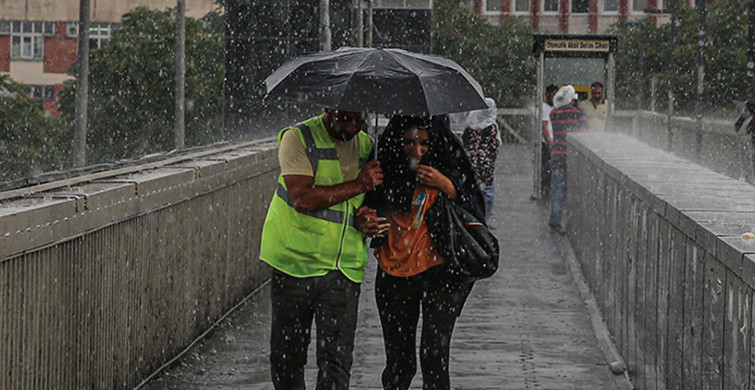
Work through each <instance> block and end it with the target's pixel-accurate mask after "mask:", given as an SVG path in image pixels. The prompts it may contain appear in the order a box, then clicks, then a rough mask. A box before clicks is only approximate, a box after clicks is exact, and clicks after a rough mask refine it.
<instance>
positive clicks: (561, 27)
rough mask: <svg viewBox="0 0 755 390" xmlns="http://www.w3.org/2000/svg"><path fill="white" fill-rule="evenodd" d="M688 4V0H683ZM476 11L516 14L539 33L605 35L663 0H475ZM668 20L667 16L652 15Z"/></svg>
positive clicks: (494, 17) (495, 18)
mask: <svg viewBox="0 0 755 390" xmlns="http://www.w3.org/2000/svg"><path fill="white" fill-rule="evenodd" d="M682 1H683V2H684V3H685V4H689V0H682ZM471 3H472V4H471V5H472V6H473V7H474V9H475V11H476V12H477V13H479V14H481V15H483V16H485V17H486V18H487V19H488V21H489V22H491V23H493V24H497V23H498V22H499V21H500V20H501V19H503V18H508V17H516V18H520V19H526V20H527V21H528V22H529V24H530V26H532V27H533V28H535V29H536V30H537V31H540V32H551V33H561V34H602V33H605V32H606V30H607V29H608V28H609V27H610V26H612V25H614V24H616V23H621V22H629V21H633V20H637V19H642V18H645V17H647V16H648V14H647V13H645V10H646V9H663V0H472V2H471ZM651 17H652V18H653V19H655V20H656V22H665V21H667V19H668V18H669V16H668V15H657V14H653V15H652V16H651Z"/></svg>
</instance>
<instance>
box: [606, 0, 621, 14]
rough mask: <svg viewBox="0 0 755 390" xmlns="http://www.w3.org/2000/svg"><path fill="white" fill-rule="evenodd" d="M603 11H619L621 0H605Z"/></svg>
mask: <svg viewBox="0 0 755 390" xmlns="http://www.w3.org/2000/svg"><path fill="white" fill-rule="evenodd" d="M603 12H619V0H603Z"/></svg>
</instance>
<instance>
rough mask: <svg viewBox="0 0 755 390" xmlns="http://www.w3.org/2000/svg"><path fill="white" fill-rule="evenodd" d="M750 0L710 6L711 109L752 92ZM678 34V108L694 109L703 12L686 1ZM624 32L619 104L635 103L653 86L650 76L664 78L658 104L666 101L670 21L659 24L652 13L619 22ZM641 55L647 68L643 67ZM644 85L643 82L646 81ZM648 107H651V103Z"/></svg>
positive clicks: (618, 74)
mask: <svg viewBox="0 0 755 390" xmlns="http://www.w3.org/2000/svg"><path fill="white" fill-rule="evenodd" d="M745 7H746V4H745V3H744V2H742V1H740V0H721V1H718V2H716V3H715V5H713V6H709V8H708V17H707V28H706V40H707V42H706V46H705V94H704V96H703V103H704V107H706V108H707V110H709V111H720V110H726V109H732V108H733V106H734V104H733V100H737V99H740V100H741V99H743V98H744V97H745V96H747V91H746V88H747V87H746V86H747V83H746V73H745V64H746V61H747V35H746V34H747V28H746V26H747V23H746V12H745V11H746V10H745ZM677 16H678V24H677V26H678V28H677V32H676V34H677V37H676V41H677V44H676V50H675V51H674V55H675V56H676V65H677V66H676V72H677V73H676V74H677V79H676V84H675V86H674V99H675V111H676V112H678V113H679V114H682V115H691V114H693V112H694V107H695V104H694V102H695V99H696V91H697V87H696V84H697V74H696V72H697V41H698V25H699V12H698V10H696V9H695V8H692V7H689V6H682V7H680V9H679V10H678V13H677ZM613 31H614V32H615V33H617V35H618V37H619V50H618V53H617V55H616V69H617V70H616V89H617V91H616V97H617V105H618V106H619V107H626V108H631V109H633V108H635V104H636V103H635V94H636V93H637V91H638V90H639V89H640V88H644V91H647V93H646V94H645V100H649V99H648V98H649V91H650V79H651V77H653V76H656V77H658V79H659V80H660V81H661V82H660V85H659V91H657V93H656V96H658V98H659V101H658V104H657V107H665V104H666V101H665V100H666V88H667V84H666V83H665V81H666V80H668V77H669V75H670V72H671V69H670V58H671V52H670V45H668V44H665V43H666V42H670V25H669V24H664V25H662V26H655V25H654V24H653V22H652V20H650V18H647V19H645V20H643V21H642V24H641V26H640V25H631V26H628V25H626V24H624V25H616V26H614V28H613ZM639 58H642V59H643V64H644V70H643V71H640V63H639V61H638V59H639ZM640 86H642V87H640ZM642 108H647V105H645V106H643V107H642Z"/></svg>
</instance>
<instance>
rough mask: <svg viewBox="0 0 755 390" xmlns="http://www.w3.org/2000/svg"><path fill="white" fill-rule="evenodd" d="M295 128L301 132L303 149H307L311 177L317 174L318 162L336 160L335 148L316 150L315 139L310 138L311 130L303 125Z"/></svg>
mask: <svg viewBox="0 0 755 390" xmlns="http://www.w3.org/2000/svg"><path fill="white" fill-rule="evenodd" d="M296 127H297V128H298V129H299V131H301V135H302V137H304V148H305V149H307V155H308V156H309V163H310V164H312V176H313V177H314V175H315V174H316V173H317V165H318V164H319V163H320V160H336V161H337V160H338V152H337V151H336V148H318V147H317V144H315V137H313V136H312V130H310V129H309V126H307V125H305V124H304V123H299V124H298V125H296Z"/></svg>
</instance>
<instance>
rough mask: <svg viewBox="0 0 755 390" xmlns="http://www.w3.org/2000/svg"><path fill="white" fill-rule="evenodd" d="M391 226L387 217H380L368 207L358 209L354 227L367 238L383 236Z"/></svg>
mask: <svg viewBox="0 0 755 390" xmlns="http://www.w3.org/2000/svg"><path fill="white" fill-rule="evenodd" d="M390 226H391V224H390V223H388V222H387V220H386V218H385V217H378V215H377V211H376V210H375V209H371V208H369V207H367V206H362V207H360V208H358V209H357V212H356V215H355V216H354V227H355V228H356V229H357V230H359V231H360V232H362V234H364V235H365V236H367V237H375V236H382V235H383V233H385V232H386V231H388V228H389V227H390Z"/></svg>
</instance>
